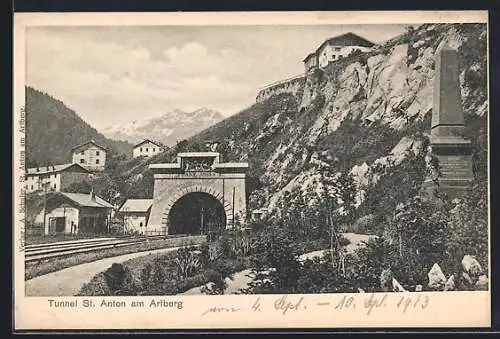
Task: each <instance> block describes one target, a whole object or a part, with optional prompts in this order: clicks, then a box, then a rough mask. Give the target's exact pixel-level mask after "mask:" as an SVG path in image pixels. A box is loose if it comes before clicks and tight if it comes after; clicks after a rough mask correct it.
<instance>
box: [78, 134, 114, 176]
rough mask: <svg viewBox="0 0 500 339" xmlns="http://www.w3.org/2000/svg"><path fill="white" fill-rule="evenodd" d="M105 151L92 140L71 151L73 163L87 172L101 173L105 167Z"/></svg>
mask: <svg viewBox="0 0 500 339" xmlns="http://www.w3.org/2000/svg"><path fill="white" fill-rule="evenodd" d="M107 151H108V150H107V149H106V148H105V147H103V146H101V145H99V144H97V143H96V142H95V141H94V140H89V141H87V142H85V143H83V144H80V145H77V146H75V147H73V148H72V149H71V154H72V159H73V163H75V164H79V165H81V166H83V167H85V168H86V169H88V170H89V171H103V170H104V168H105V167H106V153H107Z"/></svg>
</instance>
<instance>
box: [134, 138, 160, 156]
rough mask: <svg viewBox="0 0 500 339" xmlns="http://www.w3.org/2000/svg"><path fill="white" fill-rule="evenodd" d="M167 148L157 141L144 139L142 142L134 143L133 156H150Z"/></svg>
mask: <svg viewBox="0 0 500 339" xmlns="http://www.w3.org/2000/svg"><path fill="white" fill-rule="evenodd" d="M164 150H165V146H163V145H162V144H161V143H159V142H156V141H151V140H149V139H144V140H143V141H141V142H140V143H138V144H136V145H134V150H133V157H134V158H137V157H150V156H153V155H155V154H158V153H161V152H163V151H164Z"/></svg>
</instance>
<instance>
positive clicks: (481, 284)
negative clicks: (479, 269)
mask: <svg viewBox="0 0 500 339" xmlns="http://www.w3.org/2000/svg"><path fill="white" fill-rule="evenodd" d="M488 284H489V280H488V277H487V276H486V275H484V274H483V275H481V276H479V278H478V279H477V282H476V285H475V287H476V290H478V291H487V290H488Z"/></svg>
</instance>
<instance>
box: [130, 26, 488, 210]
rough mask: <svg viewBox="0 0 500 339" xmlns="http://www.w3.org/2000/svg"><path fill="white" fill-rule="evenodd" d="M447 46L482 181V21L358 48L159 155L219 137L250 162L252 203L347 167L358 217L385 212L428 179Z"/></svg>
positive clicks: (279, 197)
mask: <svg viewBox="0 0 500 339" xmlns="http://www.w3.org/2000/svg"><path fill="white" fill-rule="evenodd" d="M444 44H447V45H448V46H450V47H453V48H457V49H458V51H459V61H460V65H459V68H460V72H461V75H460V80H461V88H462V105H463V107H464V111H465V115H466V129H467V134H468V137H469V138H470V139H471V140H472V141H473V143H474V155H473V156H474V171H475V175H476V177H477V178H478V180H480V181H483V182H484V178H485V177H486V173H487V171H486V168H487V164H486V159H487V156H486V154H487V137H486V128H487V109H488V106H487V86H486V81H487V73H486V69H487V67H486V55H487V53H486V45H487V31H486V25H484V24H436V25H421V26H419V27H418V28H416V29H414V30H409V31H408V32H407V33H406V34H403V35H401V36H398V37H396V38H394V39H392V40H390V41H389V42H387V43H386V44H384V45H381V46H380V47H379V48H378V49H377V50H374V51H372V52H370V53H357V54H352V55H350V56H348V57H346V58H344V59H341V60H340V61H337V62H335V63H332V64H330V65H329V66H328V67H327V68H326V69H325V70H318V71H317V72H315V73H314V74H310V75H308V76H307V78H306V81H305V83H304V85H303V88H302V89H301V90H300V91H294V92H293V93H286V92H285V93H279V94H276V95H273V96H270V97H269V98H268V99H266V100H263V101H262V102H259V103H256V104H254V105H253V106H251V107H250V108H248V109H246V110H244V111H242V112H240V113H239V114H236V115H234V116H232V117H230V118H228V119H225V120H223V121H221V122H219V123H217V124H216V125H214V126H212V127H210V128H208V129H206V130H204V131H203V132H201V133H199V134H198V135H196V136H194V137H193V138H190V139H189V140H188V141H187V142H185V143H182V145H178V147H177V148H176V149H173V150H171V151H169V152H166V153H164V154H162V155H159V156H158V157H156V158H155V159H154V161H155V162H163V161H170V160H172V159H173V156H174V154H175V152H176V151H179V150H206V146H205V143H206V142H207V141H217V142H218V144H219V145H218V149H217V150H218V151H219V152H221V153H222V154H223V156H224V159H225V160H226V161H248V162H249V163H250V170H249V177H250V178H249V191H250V193H251V196H250V201H249V208H251V209H254V208H261V207H266V208H268V209H269V210H270V211H272V210H273V209H274V208H277V207H279V206H280V204H281V203H283V202H284V197H285V196H287V199H288V200H289V199H290V198H293V196H292V197H290V192H293V194H294V195H297V194H301V193H302V194H306V192H311V191H313V192H314V191H315V189H316V188H317V187H318V185H320V180H319V177H320V173H321V171H323V170H324V169H327V170H328V171H329V172H330V173H331V174H332V175H333V176H335V175H337V174H339V173H341V172H346V173H350V174H351V175H352V177H353V179H354V183H355V189H356V197H355V199H356V208H357V214H358V217H360V216H363V215H364V214H367V213H373V212H375V213H378V214H379V216H381V217H383V216H384V215H386V214H390V213H392V212H393V209H394V207H395V206H396V205H397V204H398V203H399V202H401V201H403V200H405V199H407V198H408V197H410V196H412V195H413V194H415V193H416V192H417V191H418V190H419V188H420V185H421V183H422V181H423V178H424V174H425V173H424V172H425V162H424V153H425V152H424V151H425V149H426V145H427V143H428V133H429V132H430V117H431V112H432V97H433V79H434V58H435V53H436V50H437V49H438V48H439V47H440V46H443V45H444ZM151 160H153V159H151ZM148 162H149V161H148ZM145 165H147V164H141V165H138V166H135V167H134V168H132V169H129V170H128V171H127V174H126V177H127V178H128V179H127V180H128V182H129V183H130V185H131V188H132V189H128V190H129V191H134V192H136V194H138V193H139V191H142V190H141V188H140V187H152V178H151V176H150V175H148V170H147V167H146V166H145ZM132 178H134V179H133V180H132ZM287 192H288V193H287ZM148 193H149V192H148ZM151 193H152V191H151ZM141 195H142V193H141Z"/></svg>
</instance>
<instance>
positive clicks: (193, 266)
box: [173, 247, 200, 279]
mask: <svg viewBox="0 0 500 339" xmlns="http://www.w3.org/2000/svg"><path fill="white" fill-rule="evenodd" d="M173 262H174V264H175V267H176V274H177V278H178V279H186V278H187V277H190V276H192V275H193V274H194V273H195V272H196V270H197V269H198V268H199V267H200V260H199V259H198V258H197V255H196V254H195V253H194V252H193V249H192V248H188V247H183V248H179V249H178V250H177V252H176V255H175V258H174V260H173Z"/></svg>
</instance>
